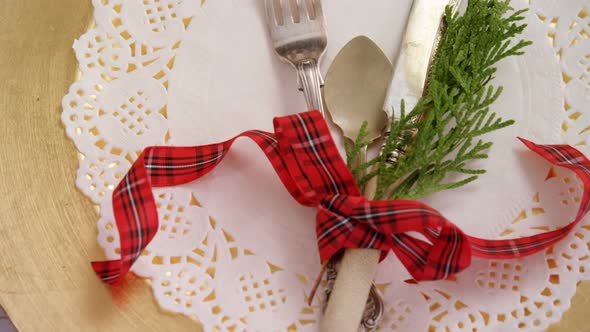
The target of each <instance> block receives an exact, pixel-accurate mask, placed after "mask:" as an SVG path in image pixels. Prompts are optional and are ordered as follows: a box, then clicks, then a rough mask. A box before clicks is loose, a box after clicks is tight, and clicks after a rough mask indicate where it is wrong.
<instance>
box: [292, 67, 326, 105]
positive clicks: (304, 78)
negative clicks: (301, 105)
mask: <svg viewBox="0 0 590 332" xmlns="http://www.w3.org/2000/svg"><path fill="white" fill-rule="evenodd" d="M296 69H297V82H298V84H299V90H300V91H302V92H303V96H304V97H305V102H306V103H307V108H308V110H318V111H320V112H321V113H322V116H323V115H324V102H323V100H322V86H324V79H323V78H322V74H321V72H320V68H319V66H318V63H317V62H316V61H315V60H313V59H309V60H305V61H302V62H300V63H298V64H297V66H296Z"/></svg>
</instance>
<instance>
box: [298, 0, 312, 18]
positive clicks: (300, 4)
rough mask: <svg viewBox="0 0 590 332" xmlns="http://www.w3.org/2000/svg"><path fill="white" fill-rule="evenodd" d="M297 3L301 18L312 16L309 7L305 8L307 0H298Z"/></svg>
mask: <svg viewBox="0 0 590 332" xmlns="http://www.w3.org/2000/svg"><path fill="white" fill-rule="evenodd" d="M295 5H296V7H297V11H299V20H302V19H304V18H307V19H309V18H310V15H309V11H308V10H307V8H305V0H296V2H295Z"/></svg>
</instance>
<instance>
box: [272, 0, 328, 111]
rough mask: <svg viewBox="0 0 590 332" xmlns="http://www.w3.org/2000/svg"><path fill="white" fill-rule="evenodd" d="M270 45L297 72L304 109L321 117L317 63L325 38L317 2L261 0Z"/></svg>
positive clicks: (323, 25) (322, 17) (323, 22)
mask: <svg viewBox="0 0 590 332" xmlns="http://www.w3.org/2000/svg"><path fill="white" fill-rule="evenodd" d="M265 3H266V15H267V22H268V27H269V30H270V37H271V39H272V45H273V47H274V49H275V51H276V53H277V54H278V55H279V57H280V58H281V59H282V60H283V61H285V62H287V63H289V64H291V65H292V66H293V67H295V69H296V70H297V83H298V85H299V90H300V91H302V92H303V95H304V96H305V101H306V102H307V107H308V108H309V109H310V110H319V111H320V112H322V115H323V114H324V103H323V102H322V93H321V87H322V86H323V85H324V79H323V78H322V74H321V73H320V69H319V62H320V59H321V57H322V55H323V54H324V52H325V50H326V46H327V44H328V38H327V36H326V23H325V19H324V13H323V11H322V4H321V0H265Z"/></svg>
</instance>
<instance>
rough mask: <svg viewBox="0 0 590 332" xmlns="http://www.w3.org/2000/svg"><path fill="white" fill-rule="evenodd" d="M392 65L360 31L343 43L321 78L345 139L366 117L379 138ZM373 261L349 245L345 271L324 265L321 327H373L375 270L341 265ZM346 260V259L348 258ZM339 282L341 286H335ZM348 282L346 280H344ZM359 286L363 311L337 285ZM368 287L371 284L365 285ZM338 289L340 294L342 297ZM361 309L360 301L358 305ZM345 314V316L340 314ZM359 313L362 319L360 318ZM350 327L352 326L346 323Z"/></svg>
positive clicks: (372, 136)
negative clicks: (359, 270) (340, 273)
mask: <svg viewBox="0 0 590 332" xmlns="http://www.w3.org/2000/svg"><path fill="white" fill-rule="evenodd" d="M392 72H393V67H392V65H391V63H390V62H389V60H388V59H387V56H385V54H383V51H381V49H380V48H379V47H378V46H377V45H376V44H375V43H374V42H373V41H372V40H370V39H369V38H367V37H365V36H359V37H356V38H354V39H352V40H351V41H350V42H349V43H348V44H346V45H345V46H344V47H343V48H342V50H341V51H340V52H339V53H338V55H337V56H336V58H335V59H334V61H333V63H332V65H331V67H330V69H329V70H328V74H327V75H326V79H325V87H324V99H325V103H326V108H327V110H328V112H330V115H331V116H332V120H333V121H334V123H335V124H336V125H337V126H338V127H339V128H340V129H341V130H342V133H343V134H344V137H345V138H346V139H347V140H348V142H349V143H354V140H355V139H356V137H357V135H358V131H359V129H360V128H361V126H362V124H363V122H364V121H367V124H368V126H367V132H368V136H367V138H366V139H367V140H368V141H369V142H373V141H375V140H377V139H378V138H379V137H380V136H381V133H382V130H383V128H384V127H385V125H386V124H387V114H386V113H385V112H384V111H383V101H384V100H385V96H386V93H387V87H388V86H389V83H390V80H391V75H392ZM366 159H367V149H366V148H365V149H364V150H363V151H361V153H360V155H359V157H358V160H356V163H357V164H360V163H364V162H365V161H366ZM364 194H365V196H366V197H368V198H373V196H374V194H375V186H374V185H367V187H366V188H365V193H364ZM365 259H366V260H370V261H373V260H374V261H375V263H376V262H377V260H378V259H379V251H377V250H373V249H348V250H346V251H345V254H344V257H343V259H342V264H341V267H340V269H341V271H343V274H344V275H343V276H342V277H339V278H337V279H336V281H335V282H334V279H335V277H336V266H335V265H336V264H335V263H334V262H330V263H329V264H328V271H327V276H328V289H327V294H328V295H329V296H330V292H331V286H332V285H333V286H334V292H333V293H332V294H331V296H330V297H331V298H329V302H328V307H327V309H326V317H325V318H324V320H323V321H322V331H337V330H340V327H339V326H341V324H347V325H348V323H347V322H351V323H352V322H355V323H353V324H358V322H359V320H360V326H359V331H372V330H374V329H375V328H376V327H377V324H378V322H379V321H380V319H381V317H382V315H383V310H384V306H383V300H382V299H381V296H380V295H379V293H378V291H377V289H376V287H375V285H374V284H372V281H373V275H374V272H375V271H367V273H363V276H362V277H360V278H359V275H358V274H351V273H348V272H345V273H344V271H345V270H349V269H354V268H355V267H354V262H358V261H359V260H365ZM348 262H350V264H349V263H348ZM346 274H348V275H354V276H355V278H356V279H355V280H347V278H346V277H345V275H346ZM339 283H340V285H339ZM347 283H348V285H347ZM352 283H354V285H352V286H353V287H354V288H355V290H356V291H358V298H361V299H363V300H364V299H366V298H367V296H368V300H367V303H366V306H365V309H364V312H360V311H359V306H358V305H350V304H351V303H346V302H349V297H348V296H346V295H345V294H344V293H346V292H343V291H340V292H339V291H338V288H340V289H346V288H350V286H351V285H350V284H352ZM369 286H370V287H369ZM341 294H342V295H343V296H341ZM360 309H361V310H362V306H360ZM342 313H346V317H341V316H342ZM361 317H362V319H361ZM349 326H350V325H349Z"/></svg>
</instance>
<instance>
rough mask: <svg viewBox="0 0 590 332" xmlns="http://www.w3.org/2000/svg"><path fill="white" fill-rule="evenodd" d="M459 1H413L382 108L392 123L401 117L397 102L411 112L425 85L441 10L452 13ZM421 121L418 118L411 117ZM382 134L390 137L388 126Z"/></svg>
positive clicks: (438, 35) (438, 33) (394, 155)
mask: <svg viewBox="0 0 590 332" xmlns="http://www.w3.org/2000/svg"><path fill="white" fill-rule="evenodd" d="M461 2H462V0H414V3H413V5H412V11H411V12H410V18H409V20H408V24H407V26H406V32H405V35H404V40H403V42H402V48H401V51H400V54H399V56H398V58H397V61H396V64H395V71H394V73H393V78H392V80H391V84H390V85H389V89H388V91H387V96H386V98H385V103H384V106H383V110H384V111H385V112H386V113H387V115H388V117H389V120H390V121H388V122H387V123H388V125H389V124H390V123H391V119H392V118H394V119H395V118H399V117H400V112H401V109H400V105H401V102H402V100H403V101H404V103H405V109H406V110H407V111H411V110H412V109H413V108H414V107H415V106H416V104H417V103H418V100H420V98H421V97H422V95H423V93H424V90H425V88H426V87H427V86H428V82H427V78H428V73H429V69H430V66H431V64H432V61H434V57H435V55H436V51H437V49H438V45H439V43H440V38H441V36H442V34H443V33H444V30H445V29H446V23H445V20H444V19H442V17H443V15H444V10H445V8H446V6H447V5H448V6H449V7H450V8H451V14H453V15H454V14H455V13H456V11H457V10H459V6H460V5H461ZM412 120H413V121H416V122H417V121H420V120H421V119H412ZM383 135H384V137H387V136H389V128H386V130H385V131H384V133H383ZM402 135H405V136H407V137H412V136H414V135H416V132H405V133H402ZM403 153H405V151H404V149H403V148H402V149H398V150H395V151H392V152H391V153H390V154H389V155H388V156H387V160H388V162H389V163H396V162H397V160H398V158H399V157H400V155H401V154H403Z"/></svg>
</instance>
